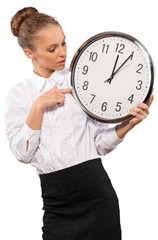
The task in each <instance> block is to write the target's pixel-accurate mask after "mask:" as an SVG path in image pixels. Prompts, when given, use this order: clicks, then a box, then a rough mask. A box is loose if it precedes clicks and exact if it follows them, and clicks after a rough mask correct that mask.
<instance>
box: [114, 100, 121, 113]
mask: <svg viewBox="0 0 158 240" xmlns="http://www.w3.org/2000/svg"><path fill="white" fill-rule="evenodd" d="M121 104H122V103H121V102H117V104H116V107H115V111H116V112H120V111H121Z"/></svg>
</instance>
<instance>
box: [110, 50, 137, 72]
mask: <svg viewBox="0 0 158 240" xmlns="http://www.w3.org/2000/svg"><path fill="white" fill-rule="evenodd" d="M132 58H133V52H132V53H131V54H130V55H129V57H128V58H127V59H126V60H125V61H124V62H123V63H122V64H121V66H120V67H119V68H118V69H117V70H116V71H115V72H114V73H113V76H114V75H115V74H116V73H117V72H118V71H119V70H120V69H121V68H122V67H123V66H124V65H125V63H126V62H127V61H128V60H129V59H131V60H132Z"/></svg>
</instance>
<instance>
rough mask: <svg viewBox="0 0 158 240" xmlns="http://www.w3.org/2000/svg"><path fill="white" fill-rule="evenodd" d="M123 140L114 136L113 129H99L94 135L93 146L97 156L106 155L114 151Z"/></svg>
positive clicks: (114, 131) (114, 130)
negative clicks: (94, 145)
mask: <svg viewBox="0 0 158 240" xmlns="http://www.w3.org/2000/svg"><path fill="white" fill-rule="evenodd" d="M122 141H123V139H120V138H119V137H118V136H117V134H116V129H115V127H105V128H100V129H99V130H98V131H97V132H96V134H95V144H96V148H97V151H98V154H99V155H106V154H107V153H109V152H111V151H112V150H114V149H115V148H116V147H117V146H118V145H119V144H120V143H121V142H122Z"/></svg>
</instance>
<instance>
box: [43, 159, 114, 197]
mask: <svg viewBox="0 0 158 240" xmlns="http://www.w3.org/2000/svg"><path fill="white" fill-rule="evenodd" d="M39 177H40V181H41V189H42V197H43V198H45V197H53V196H60V195H65V194H70V193H72V192H76V191H77V192H78V191H83V190H84V189H87V188H90V187H93V186H96V185H98V184H101V183H105V184H106V182H107V183H109V181H110V180H109V177H108V175H107V173H106V171H105V169H104V167H103V164H102V161H101V159H100V158H96V159H92V160H88V161H85V162H83V163H80V164H77V165H74V166H72V167H68V168H65V169H62V170H59V171H56V172H52V173H46V174H41V175H39Z"/></svg>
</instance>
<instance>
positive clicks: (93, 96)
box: [90, 94, 96, 103]
mask: <svg viewBox="0 0 158 240" xmlns="http://www.w3.org/2000/svg"><path fill="white" fill-rule="evenodd" d="M91 96H92V99H91V101H90V103H92V102H93V100H94V98H95V96H96V95H94V94H91Z"/></svg>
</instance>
